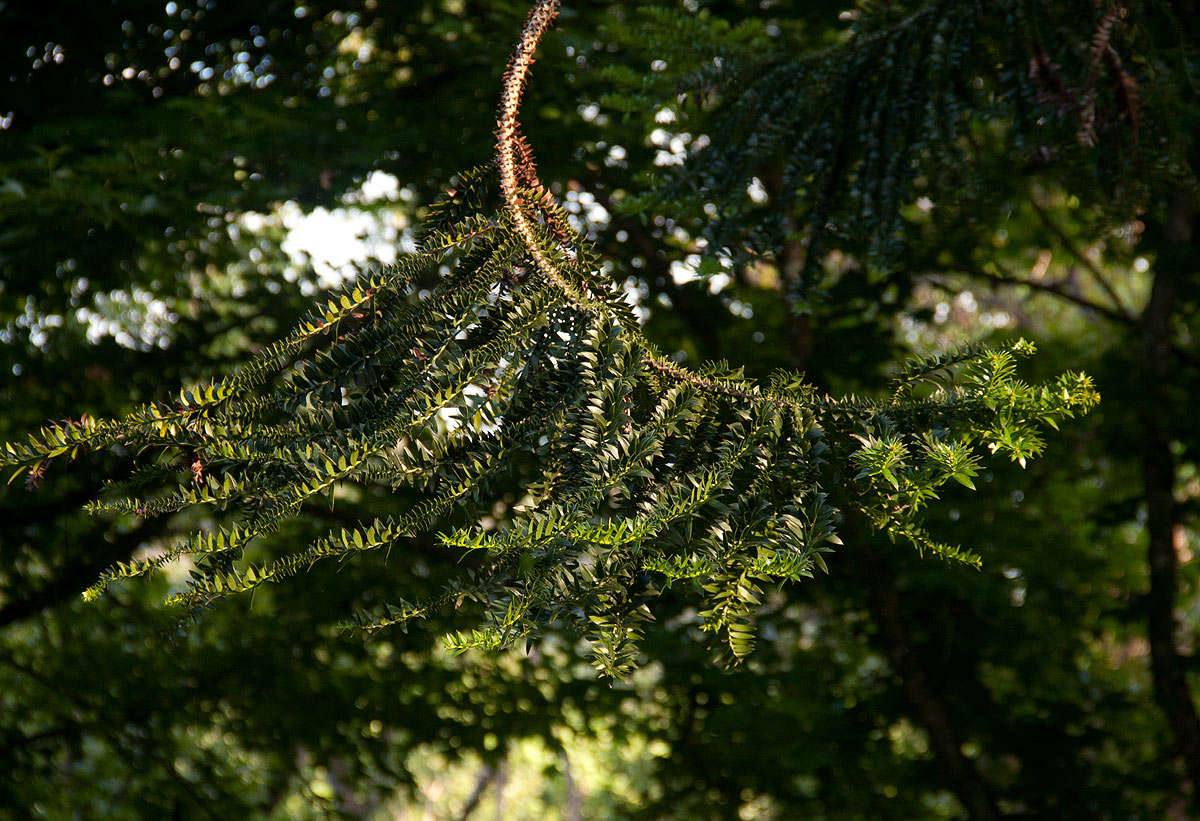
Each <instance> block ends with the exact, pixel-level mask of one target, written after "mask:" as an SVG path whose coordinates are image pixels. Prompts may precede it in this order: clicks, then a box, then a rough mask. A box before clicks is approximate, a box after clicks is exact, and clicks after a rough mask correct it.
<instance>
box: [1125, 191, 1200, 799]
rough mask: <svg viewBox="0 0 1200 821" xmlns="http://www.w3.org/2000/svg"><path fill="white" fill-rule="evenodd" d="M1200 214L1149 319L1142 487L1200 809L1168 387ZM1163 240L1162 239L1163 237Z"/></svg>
mask: <svg viewBox="0 0 1200 821" xmlns="http://www.w3.org/2000/svg"><path fill="white" fill-rule="evenodd" d="M1194 222H1195V207H1194V204H1193V203H1192V202H1191V199H1190V196H1189V195H1185V194H1183V193H1180V194H1178V195H1177V196H1176V198H1175V201H1174V203H1173V204H1172V206H1171V209H1170V213H1169V214H1168V216H1167V224H1166V225H1165V226H1163V227H1162V231H1161V233H1162V243H1161V248H1160V249H1159V254H1158V258H1157V263H1156V271H1155V276H1154V283H1153V285H1152V286H1151V292H1150V300H1149V302H1147V304H1146V308H1145V310H1144V312H1143V313H1142V350H1141V385H1140V387H1141V390H1142V398H1141V402H1140V403H1139V414H1140V417H1141V422H1142V437H1141V451H1142V453H1141V462H1142V482H1143V490H1144V493H1145V500H1146V531H1147V535H1148V538H1149V541H1148V546H1147V556H1146V558H1147V561H1148V563H1149V567H1150V591H1149V593H1147V595H1146V597H1145V599H1144V604H1145V609H1146V619H1147V624H1148V628H1147V629H1148V637H1149V640H1150V669H1151V673H1152V675H1153V677H1154V695H1155V698H1156V699H1157V701H1158V704H1159V707H1160V708H1161V709H1162V711H1163V714H1164V715H1165V717H1166V720H1167V724H1168V726H1169V727H1170V729H1171V736H1172V740H1173V742H1174V747H1175V752H1176V754H1177V755H1178V756H1179V757H1180V758H1181V759H1182V760H1183V762H1184V768H1185V772H1186V777H1187V781H1188V782H1189V785H1190V789H1191V793H1192V800H1193V801H1200V716H1198V715H1197V712H1196V703H1195V700H1194V699H1193V697H1192V693H1191V689H1190V688H1189V686H1188V681H1187V662H1186V660H1185V659H1184V658H1183V657H1182V655H1181V654H1180V652H1179V646H1178V643H1177V640H1176V634H1177V632H1178V629H1179V625H1178V622H1177V620H1176V618H1175V602H1176V599H1177V597H1178V566H1179V559H1178V557H1177V556H1176V554H1175V529H1176V527H1177V526H1178V524H1179V511H1178V509H1177V507H1176V505H1175V496H1174V491H1175V459H1174V456H1173V455H1172V453H1171V435H1170V431H1169V429H1168V426H1167V420H1166V416H1167V415H1168V414H1170V412H1171V409H1170V407H1169V405H1168V402H1169V401H1170V398H1169V397H1168V396H1167V393H1166V386H1167V385H1169V384H1170V382H1171V378H1172V370H1173V367H1174V363H1173V361H1172V355H1171V319H1172V314H1173V312H1174V310H1175V297H1176V290H1177V282H1178V280H1179V279H1180V278H1181V277H1183V276H1184V275H1186V274H1187V273H1189V266H1190V265H1192V264H1193V263H1192V261H1191V254H1192V253H1193V250H1194V249H1193V245H1192V240H1193V238H1194V235H1195V226H1194ZM1156 233H1157V232H1156Z"/></svg>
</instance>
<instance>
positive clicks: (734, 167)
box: [604, 0, 1186, 305]
mask: <svg viewBox="0 0 1200 821" xmlns="http://www.w3.org/2000/svg"><path fill="white" fill-rule="evenodd" d="M1155 5H1157V4H1155ZM818 11H819V13H823V14H828V11H827V10H823V9H822V10H818ZM1158 11H1160V12H1162V13H1164V14H1169V13H1170V12H1169V11H1168V10H1167V9H1165V8H1163V9H1158ZM1147 14H1148V12H1146V11H1144V10H1141V9H1139V10H1138V11H1137V12H1136V13H1135V12H1133V11H1128V12H1127V10H1126V9H1125V8H1124V7H1123V5H1122V4H1102V3H1092V2H1088V1H1087V0H1072V2H1064V3H1045V2H1041V1H1040V0H1014V2H1004V3H976V2H954V1H953V0H951V1H950V2H937V1H935V2H914V3H887V4H879V3H862V4H858V6H857V7H855V8H852V9H849V10H846V11H844V12H843V13H842V17H841V19H842V20H843V21H845V22H846V25H845V27H844V29H843V30H841V31H837V32H829V31H827V32H826V39H827V41H828V45H827V46H826V47H824V48H816V49H814V48H812V46H811V45H810V44H811V43H812V39H813V38H812V36H811V33H810V30H809V27H808V26H807V25H806V22H807V21H806V20H804V19H796V17H801V18H802V17H803V15H802V13H798V14H797V15H795V16H793V17H784V18H782V19H780V18H776V19H774V20H772V21H771V22H770V23H768V22H767V21H765V20H764V19H763V18H762V17H760V16H756V17H751V18H748V19H745V20H742V21H740V22H737V23H731V22H729V21H728V20H726V19H724V18H722V17H721V16H718V15H717V14H710V13H708V12H707V11H706V12H702V13H700V14H681V13H679V12H678V10H676V9H671V8H668V7H650V8H643V9H640V10H638V11H637V12H636V13H635V14H633V15H631V17H632V18H633V19H632V20H630V21H629V22H627V23H625V24H623V25H617V26H612V27H611V28H610V34H611V36H612V37H613V39H615V40H616V41H618V42H620V43H622V44H623V46H624V47H625V48H626V49H627V50H628V51H629V53H630V55H631V56H632V57H633V58H634V60H635V61H638V60H639V58H640V60H642V61H645V62H646V63H653V65H650V66H648V67H649V68H651V69H652V70H650V71H646V72H639V71H636V70H634V69H632V68H630V67H628V66H618V67H616V68H614V69H612V70H611V71H610V72H609V77H610V79H611V80H612V81H613V82H614V83H615V84H616V85H617V86H618V88H620V91H619V92H616V93H612V94H609V95H607V96H606V97H605V98H604V100H605V102H606V104H607V105H608V106H609V107H610V108H611V109H614V110H616V111H622V112H625V113H627V114H628V115H632V116H639V117H644V116H645V115H646V113H648V112H654V111H657V110H660V109H664V110H665V111H667V112H668V117H667V120H666V122H669V123H672V124H671V125H668V126H666V129H667V131H668V132H672V133H676V132H679V133H682V134H683V136H684V138H685V139H684V145H685V146H686V148H685V150H684V151H683V153H682V155H678V156H676V157H675V158H673V159H671V160H670V161H668V162H666V163H665V165H666V167H665V168H663V169H660V170H658V171H656V172H655V173H654V174H653V175H648V182H650V183H651V184H652V190H651V191H649V192H647V193H646V194H644V195H642V196H641V197H640V198H637V199H634V200H631V201H630V202H629V203H628V205H627V207H628V208H629V210H630V211H632V212H640V211H643V210H645V209H648V208H655V209H657V210H658V211H659V212H662V211H666V212H668V213H669V214H670V215H671V217H672V219H674V220H675V221H676V222H677V223H678V224H680V225H683V226H685V227H686V228H688V230H689V231H692V232H693V233H694V235H696V236H703V237H705V238H706V239H707V240H708V243H709V253H710V254H717V253H724V254H729V255H732V256H733V257H734V259H736V260H744V259H747V258H752V257H753V256H755V255H761V254H767V255H771V254H773V253H775V252H776V251H777V249H778V248H779V247H780V246H781V245H782V244H784V243H785V242H788V241H797V240H803V242H804V243H805V245H806V247H807V250H808V253H807V254H806V256H805V267H804V272H803V273H804V276H802V277H799V278H797V279H796V280H795V281H794V282H792V283H791V285H792V288H793V292H794V293H793V296H794V297H795V298H796V299H797V300H798V303H797V304H798V305H804V304H805V302H806V300H807V299H809V298H811V296H812V295H813V294H814V293H816V292H818V291H819V290H820V287H821V279H822V277H821V271H820V269H819V267H818V266H820V265H821V264H823V261H824V260H825V259H826V254H827V252H828V251H829V250H830V249H831V248H846V247H847V246H848V247H849V248H851V249H853V250H854V251H855V252H856V253H858V252H861V254H862V256H863V258H865V259H867V260H870V261H876V262H878V261H886V262H893V261H895V259H896V258H897V257H898V255H899V254H900V252H901V250H902V246H903V242H904V239H905V238H904V231H903V229H904V224H905V217H906V216H907V215H908V213H909V212H910V211H911V210H912V209H913V207H914V205H913V204H914V202H915V201H916V200H917V198H918V197H925V198H926V199H927V200H928V201H929V202H930V203H931V204H932V205H936V206H937V207H938V208H939V209H940V210H942V211H947V212H950V213H954V214H957V215H961V214H962V213H963V209H964V208H969V207H970V203H972V202H976V201H979V200H986V199H987V198H989V197H991V196H992V195H993V194H994V185H995V181H994V176H993V175H994V173H995V171H996V168H997V167H1006V168H1010V169H1011V168H1020V169H1028V170H1029V171H1032V172H1041V173H1046V174H1047V175H1048V176H1051V177H1058V178H1060V179H1072V180H1073V181H1074V182H1078V181H1079V179H1080V178H1081V177H1083V178H1084V179H1088V180H1089V185H1088V186H1087V190H1088V193H1089V194H1091V195H1092V196H1094V197H1097V198H1102V199H1104V200H1109V201H1115V202H1117V203H1119V204H1120V208H1121V209H1123V210H1124V212H1127V209H1128V208H1129V207H1130V206H1131V205H1132V204H1133V203H1136V202H1144V201H1145V199H1146V197H1147V196H1148V194H1149V192H1150V191H1151V190H1152V184H1153V183H1154V182H1156V181H1160V180H1165V179H1168V178H1170V177H1172V176H1174V175H1177V174H1178V173H1179V166H1180V165H1181V163H1180V154H1181V152H1182V151H1184V150H1185V149H1186V143H1183V142H1182V141H1180V140H1179V139H1178V136H1177V134H1176V133H1175V132H1173V131H1172V130H1171V129H1169V128H1164V127H1163V126H1164V124H1165V123H1167V122H1169V121H1170V117H1169V116H1164V115H1165V113H1166V112H1165V111H1164V110H1163V109H1165V108H1166V107H1167V106H1168V105H1169V104H1170V101H1169V100H1168V95H1169V90H1168V88H1165V87H1163V86H1162V85H1157V86H1155V87H1154V88H1153V89H1152V91H1151V92H1150V96H1148V97H1147V96H1146V95H1145V94H1144V93H1143V91H1142V90H1141V88H1140V86H1139V84H1138V80H1137V79H1136V78H1135V69H1134V68H1133V67H1132V66H1131V65H1130V63H1131V62H1132V59H1131V57H1130V51H1131V50H1133V49H1134V48H1143V49H1144V48H1146V47H1147V42H1146V41H1147V33H1146V31H1145V28H1144V23H1143V20H1142V18H1143V16H1146V15H1147ZM813 16H814V17H815V18H816V19H818V20H819V19H820V16H819V14H814V15H813ZM801 44H809V45H807V47H805V46H804V45H801ZM1156 59H1160V60H1163V61H1164V63H1165V61H1166V60H1167V59H1168V58H1166V57H1161V56H1159V55H1156ZM984 155H989V156H988V160H987V162H988V165H986V166H985V164H984V162H983V161H982V160H983V156H984ZM991 163H995V165H994V166H992V165H991ZM752 186H753V187H756V188H757V189H758V191H757V192H754V194H755V195H754V196H753V197H752V196H751V194H749V193H748V190H749V189H751V187H752Z"/></svg>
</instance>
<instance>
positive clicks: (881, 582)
mask: <svg viewBox="0 0 1200 821" xmlns="http://www.w3.org/2000/svg"><path fill="white" fill-rule="evenodd" d="M847 541H849V540H847ZM854 563H855V566H856V570H857V572H858V574H859V576H860V577H861V578H862V579H863V581H864V582H865V584H866V588H867V597H868V602H869V605H870V609H871V617H872V619H873V620H874V621H875V625H876V627H877V628H878V630H879V641H880V642H881V643H882V645H883V648H884V652H885V653H886V655H887V658H888V662H889V663H890V664H891V666H892V670H893V671H894V672H895V673H896V675H897V676H899V678H900V682H901V685H902V686H903V688H904V695H905V696H906V697H907V699H908V702H909V703H910V704H911V705H912V707H913V709H914V710H915V711H916V716H917V719H918V720H919V721H920V723H921V725H922V726H923V727H924V728H925V731H926V732H927V733H929V747H930V749H931V750H932V751H933V754H934V755H935V756H936V757H937V760H938V764H939V766H940V767H941V769H942V773H943V775H944V776H945V779H946V785H947V786H948V787H949V788H950V789H951V790H953V791H954V794H955V795H957V796H958V800H959V801H961V802H962V805H963V806H964V807H965V808H966V810H967V813H968V814H969V815H970V817H971V818H972V819H975V821H992V819H998V818H999V817H1000V810H999V808H998V807H997V806H996V799H995V798H994V796H993V795H992V793H991V790H990V789H988V786H987V784H985V783H984V781H983V779H982V778H980V776H979V773H978V772H977V771H976V770H975V765H974V764H972V763H971V760H970V759H969V758H967V757H966V756H965V755H963V752H962V740H961V739H960V738H959V735H958V732H957V730H955V728H954V722H953V721H952V719H951V717H950V711H949V708H948V707H947V706H946V702H945V700H944V699H943V698H942V694H941V693H940V692H939V691H938V689H937V687H936V686H935V685H934V684H933V682H932V681H931V680H930V678H929V674H928V673H927V672H926V671H925V666H924V665H923V664H922V663H921V659H920V658H919V657H918V656H917V654H916V651H915V649H914V648H913V645H912V640H911V638H910V637H909V633H908V627H907V625H906V624H905V621H904V612H903V610H902V608H901V602H900V594H899V592H897V591H896V589H895V587H893V586H892V583H891V576H892V570H891V568H889V567H888V566H887V564H886V562H885V560H884V558H883V556H881V555H880V554H879V553H878V552H876V551H875V549H874V548H872V547H870V546H869V545H866V544H860V545H859V546H858V547H857V548H856V549H855V556H854Z"/></svg>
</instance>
